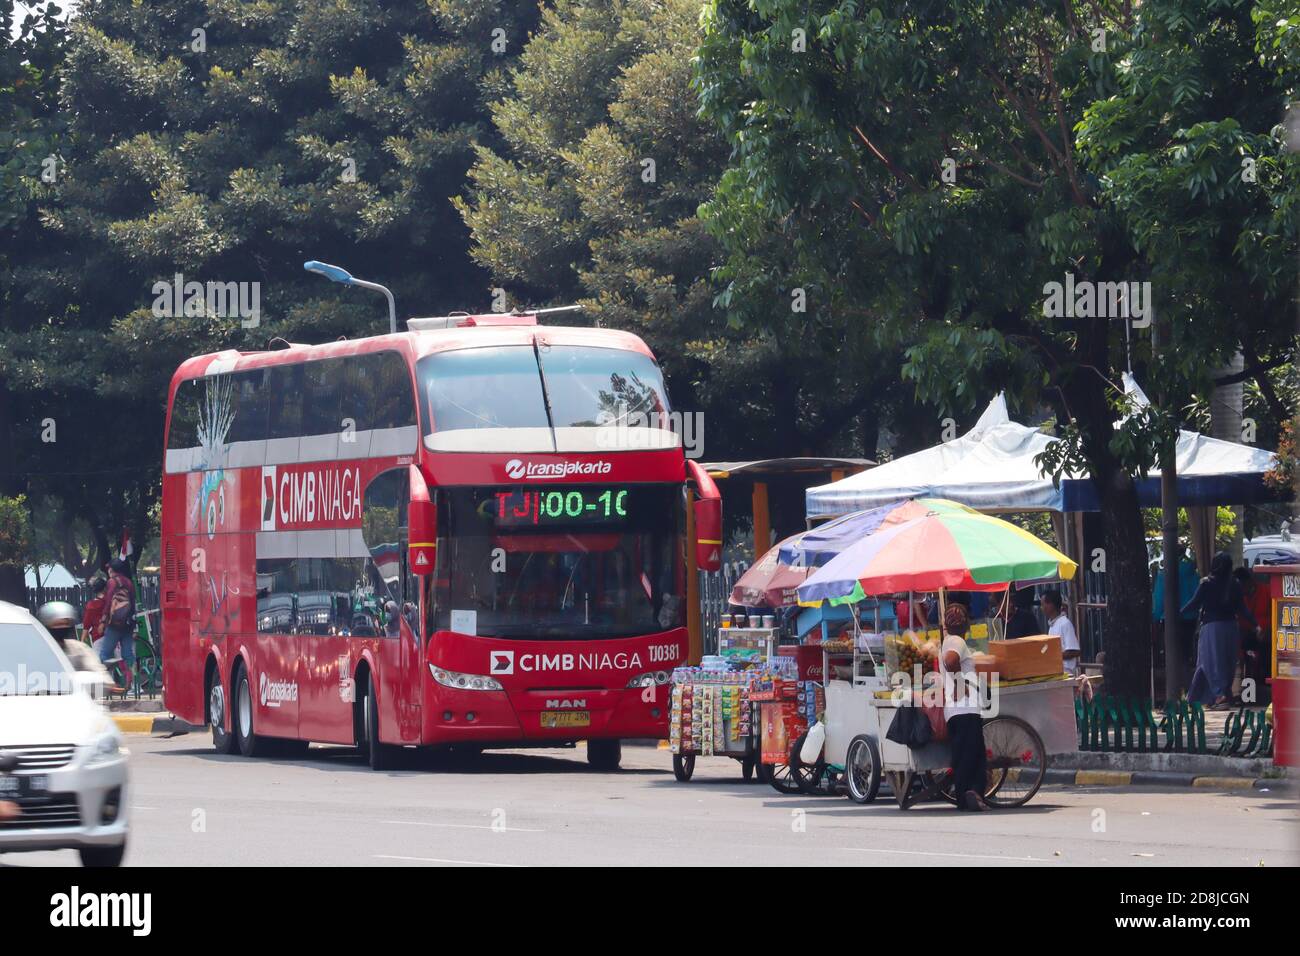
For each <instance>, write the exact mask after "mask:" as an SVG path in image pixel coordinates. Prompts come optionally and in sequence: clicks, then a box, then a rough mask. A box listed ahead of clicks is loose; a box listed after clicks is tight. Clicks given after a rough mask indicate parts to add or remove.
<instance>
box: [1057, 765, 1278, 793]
mask: <svg viewBox="0 0 1300 956" xmlns="http://www.w3.org/2000/svg"><path fill="white" fill-rule="evenodd" d="M1043 783H1051V784H1058V785H1065V786H1075V787H1198V788H1200V789H1205V790H1281V791H1292V790H1295V789H1296V786H1297V781H1294V780H1288V779H1286V778H1284V777H1223V776H1210V775H1196V774H1190V773H1169V772H1165V771H1160V770H1147V771H1142V770H1069V769H1065V768H1048V770H1047V772H1046V774H1045V775H1044V777H1043Z"/></svg>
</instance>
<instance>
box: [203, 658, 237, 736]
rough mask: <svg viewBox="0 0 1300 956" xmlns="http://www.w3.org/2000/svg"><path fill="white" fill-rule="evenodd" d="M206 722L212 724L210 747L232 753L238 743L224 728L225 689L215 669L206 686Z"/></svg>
mask: <svg viewBox="0 0 1300 956" xmlns="http://www.w3.org/2000/svg"><path fill="white" fill-rule="evenodd" d="M208 723H209V724H211V725H212V749H213V750H215V751H216V752H217V753H219V754H233V753H234V752H235V750H236V749H237V748H238V746H239V745H238V744H237V743H236V742H235V735H234V734H233V733H230V732H229V731H227V730H226V689H225V688H224V687H222V686H221V675H220V674H218V673H216V671H213V673H212V686H211V687H209V688H208Z"/></svg>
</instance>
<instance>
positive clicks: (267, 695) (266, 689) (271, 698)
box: [258, 673, 298, 707]
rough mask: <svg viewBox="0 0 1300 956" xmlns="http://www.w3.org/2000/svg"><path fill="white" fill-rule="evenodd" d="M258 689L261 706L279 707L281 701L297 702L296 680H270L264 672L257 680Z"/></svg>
mask: <svg viewBox="0 0 1300 956" xmlns="http://www.w3.org/2000/svg"><path fill="white" fill-rule="evenodd" d="M258 691H259V694H260V696H261V699H262V706H263V707H279V706H280V704H281V702H282V701H288V702H289V703H297V702H298V682H297V681H287V680H270V679H269V678H268V677H267V676H266V674H265V673H263V674H262V679H261V680H260V681H259V682H258Z"/></svg>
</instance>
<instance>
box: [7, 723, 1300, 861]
mask: <svg viewBox="0 0 1300 956" xmlns="http://www.w3.org/2000/svg"><path fill="white" fill-rule="evenodd" d="M128 744H129V746H130V749H131V752H132V792H131V796H130V803H131V807H132V814H133V816H132V835H131V845H130V849H129V851H128V853H127V860H126V862H127V865H132V864H134V865H159V866H177V865H181V866H230V865H235V866H277V865H289V864H293V865H309V866H339V865H354V866H355V865H374V866H458V865H462V866H463V865H476V866H518V865H526V866H528V865H531V866H565V865H579V864H588V865H593V864H594V865H612V866H622V865H646V864H651V865H653V864H663V863H674V864H678V865H692V864H705V865H741V866H771V865H787V866H800V865H804V866H816V865H826V864H831V865H861V866H881V865H884V864H891V865H904V866H909V865H932V864H941V865H954V866H955V865H976V866H998V865H1018V866H1071V865H1073V866H1087V865H1107V866H1147V867H1150V866H1170V865H1188V864H1200V865H1215V866H1223V865H1239V866H1258V865H1261V864H1262V865H1266V866H1296V865H1298V864H1300V813H1298V811H1297V800H1296V796H1295V793H1294V791H1290V792H1283V791H1264V790H1246V791H1233V792H1216V791H1214V790H1202V789H1192V788H1168V789H1160V788H1151V787H1120V788H1107V787H1079V786H1056V787H1053V786H1044V788H1043V789H1042V790H1041V791H1039V793H1038V795H1037V796H1036V797H1035V798H1034V800H1033V801H1032V802H1031V803H1030V804H1029V805H1028V806H1026V807H1024V808H1021V809H1018V810H1002V811H993V812H988V813H982V814H969V813H958V812H957V811H956V810H954V809H952V808H950V807H948V806H947V805H946V804H940V803H933V804H922V805H920V806H918V807H915V808H913V809H910V810H907V811H900V810H899V809H898V808H897V806H896V805H895V804H894V802H893V800H892V799H890V798H888V796H887V795H883V794H882V796H881V798H880V799H879V800H878V801H877V802H876V803H874V804H872V805H870V806H858V805H856V804H853V803H850V802H849V801H848V800H847V799H845V798H843V797H836V798H831V797H791V796H783V795H781V794H778V793H777V792H776V791H774V790H773V789H772V788H770V787H768V786H765V785H761V784H748V785H747V784H744V783H742V782H741V780H740V771H739V764H737V763H735V762H733V761H731V760H728V759H725V758H710V759H704V758H701V759H700V760H699V761H697V765H696V773H695V778H694V779H693V780H692V781H691V782H689V783H678V782H677V781H676V780H675V779H674V778H673V775H672V771H671V763H670V759H671V758H670V756H669V754H668V753H667V752H666V751H662V750H655V749H654V748H650V747H625V748H624V750H623V769H622V770H621V771H619V772H617V773H598V772H595V771H592V770H590V769H588V767H587V763H586V759H585V752H584V751H583V750H582V749H577V750H535V751H498V752H491V751H490V752H488V753H485V754H483V755H481V756H477V757H462V758H452V757H449V756H431V755H423V754H422V755H414V754H412V755H411V759H410V760H409V764H410V765H409V766H408V767H404V768H403V769H401V770H397V771H393V772H384V773H375V772H373V771H371V770H370V769H369V768H368V767H367V766H366V765H365V764H364V762H363V760H362V759H361V758H360V757H359V756H358V755H357V753H356V752H355V751H353V750H351V749H348V748H342V747H313V748H312V749H311V750H310V751H309V753H308V755H307V757H306V758H304V759H301V760H280V759H258V760H245V759H243V758H238V757H220V756H217V755H216V754H215V753H213V752H212V750H211V748H210V747H209V745H208V739H207V737H206V736H200V735H197V734H191V735H187V736H180V737H174V738H170V739H167V738H162V737H148V736H143V735H135V736H131V737H129V738H128ZM76 859H77V858H76V855H75V853H73V852H72V851H58V852H42V853H30V854H6V855H3V856H0V865H3V866H69V865H74V864H75V863H76Z"/></svg>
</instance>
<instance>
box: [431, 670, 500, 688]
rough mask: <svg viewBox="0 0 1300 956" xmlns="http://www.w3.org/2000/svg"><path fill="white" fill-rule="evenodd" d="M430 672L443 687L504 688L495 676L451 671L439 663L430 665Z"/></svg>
mask: <svg viewBox="0 0 1300 956" xmlns="http://www.w3.org/2000/svg"><path fill="white" fill-rule="evenodd" d="M429 673H430V674H432V675H433V679H434V680H435V681H437V682H438V683H439V684H441V685H442V686H443V687H454V688H455V689H456V690H504V689H505V688H503V687H502V686H501V682H500V681H499V680H497V679H496V678H495V677H484V676H483V675H482V674H462V673H460V672H458V671H449V670H447V669H446V668H445V667H439V666H438V665H437V664H430V665H429Z"/></svg>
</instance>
